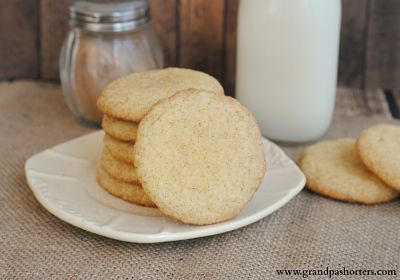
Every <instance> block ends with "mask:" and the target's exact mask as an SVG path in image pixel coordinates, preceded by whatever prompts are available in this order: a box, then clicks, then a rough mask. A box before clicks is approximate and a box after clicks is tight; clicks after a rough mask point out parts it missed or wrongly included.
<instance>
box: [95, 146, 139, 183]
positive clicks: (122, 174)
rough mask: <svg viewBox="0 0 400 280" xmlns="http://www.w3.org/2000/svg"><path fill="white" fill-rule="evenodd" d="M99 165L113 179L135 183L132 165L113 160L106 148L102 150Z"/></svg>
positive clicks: (134, 172)
mask: <svg viewBox="0 0 400 280" xmlns="http://www.w3.org/2000/svg"><path fill="white" fill-rule="evenodd" d="M101 165H102V166H103V167H104V169H105V170H106V171H107V172H108V173H109V174H110V175H112V176H113V177H115V178H117V179H118V180H121V181H124V182H127V183H137V182H138V177H137V173H136V168H135V166H134V165H133V164H128V163H125V162H123V161H119V160H117V159H115V158H114V157H113V156H112V155H111V152H110V150H109V149H108V148H107V147H104V149H103V156H102V158H101Z"/></svg>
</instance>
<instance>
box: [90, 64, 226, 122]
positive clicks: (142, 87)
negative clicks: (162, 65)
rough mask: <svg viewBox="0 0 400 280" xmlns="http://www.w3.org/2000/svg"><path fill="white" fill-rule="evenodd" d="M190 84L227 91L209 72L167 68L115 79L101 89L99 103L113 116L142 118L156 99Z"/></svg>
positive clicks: (130, 118) (107, 113) (204, 88)
mask: <svg viewBox="0 0 400 280" xmlns="http://www.w3.org/2000/svg"><path fill="white" fill-rule="evenodd" d="M188 88H196V89H203V90H208V91H212V92H215V93H216V94H220V95H224V90H223V88H222V86H221V85H220V83H219V82H218V81H217V80H216V79H215V78H213V77H212V76H210V75H208V74H206V73H203V72H199V71H195V70H190V69H183V68H166V69H161V70H152V71H147V72H140V73H134V74H132V75H129V76H126V77H122V78H120V79H117V80H115V81H113V82H112V83H110V84H109V85H108V86H107V87H106V88H105V89H104V90H103V92H102V93H101V95H100V97H99V99H98V100H97V107H98V108H99V109H100V111H102V112H103V113H104V114H106V115H108V116H111V117H113V118H117V119H121V120H127V121H133V122H140V121H141V119H142V118H143V117H144V115H145V114H146V113H147V111H148V110H150V108H151V106H153V105H154V104H155V103H157V102H158V101H160V100H162V99H164V98H168V97H170V96H172V95H174V94H175V93H176V92H178V91H181V90H184V89H188Z"/></svg>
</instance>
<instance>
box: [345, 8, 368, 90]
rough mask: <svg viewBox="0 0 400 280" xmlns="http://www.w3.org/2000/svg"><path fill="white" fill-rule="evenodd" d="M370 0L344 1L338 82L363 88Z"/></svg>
mask: <svg viewBox="0 0 400 280" xmlns="http://www.w3.org/2000/svg"><path fill="white" fill-rule="evenodd" d="M368 1H369V0H346V1H342V28H341V34H340V56H339V74H338V83H339V85H342V86H350V87H356V88H361V87H362V86H363V82H364V72H365V51H366V46H365V44H366V41H367V38H366V34H367V32H366V31H367V30H366V29H367V12H368V9H367V7H368Z"/></svg>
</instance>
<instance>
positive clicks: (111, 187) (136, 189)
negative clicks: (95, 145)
mask: <svg viewBox="0 0 400 280" xmlns="http://www.w3.org/2000/svg"><path fill="white" fill-rule="evenodd" d="M96 179H97V183H98V184H99V185H100V186H101V187H102V188H103V189H105V190H106V191H107V192H109V193H110V194H112V195H114V196H116V197H119V198H121V199H123V200H126V201H129V202H132V203H135V204H139V205H142V206H147V207H156V206H155V204H154V203H153V202H152V201H151V200H150V198H149V197H148V196H147V194H146V193H145V192H144V191H143V188H142V187H141V186H140V185H139V184H130V183H125V182H121V181H119V180H118V179H116V178H114V177H113V176H111V175H110V174H108V173H107V171H106V170H105V169H104V168H103V167H102V166H99V167H98V168H97V173H96Z"/></svg>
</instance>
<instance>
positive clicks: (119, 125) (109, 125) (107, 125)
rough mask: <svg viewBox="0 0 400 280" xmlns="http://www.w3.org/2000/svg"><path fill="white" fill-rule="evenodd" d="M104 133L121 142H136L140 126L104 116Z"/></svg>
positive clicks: (102, 124)
mask: <svg viewBox="0 0 400 280" xmlns="http://www.w3.org/2000/svg"><path fill="white" fill-rule="evenodd" d="M101 126H102V127H103V129H104V131H105V132H106V133H107V134H109V135H111V136H112V137H114V138H115V139H118V140H121V141H135V139H136V133H137V129H138V124H137V123H135V122H130V121H124V120H119V119H116V118H113V117H110V116H107V115H104V116H103V121H102V123H101Z"/></svg>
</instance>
